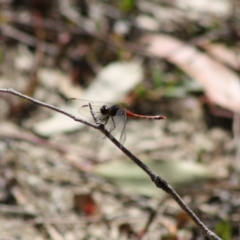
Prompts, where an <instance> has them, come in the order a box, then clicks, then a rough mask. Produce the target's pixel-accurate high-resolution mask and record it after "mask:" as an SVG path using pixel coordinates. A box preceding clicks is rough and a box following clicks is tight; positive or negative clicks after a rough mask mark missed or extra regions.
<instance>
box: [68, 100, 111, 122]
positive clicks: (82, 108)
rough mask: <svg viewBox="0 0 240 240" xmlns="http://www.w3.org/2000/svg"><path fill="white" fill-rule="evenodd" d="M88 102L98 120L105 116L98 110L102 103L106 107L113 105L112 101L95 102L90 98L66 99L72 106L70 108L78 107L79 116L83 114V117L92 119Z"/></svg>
mask: <svg viewBox="0 0 240 240" xmlns="http://www.w3.org/2000/svg"><path fill="white" fill-rule="evenodd" d="M89 104H91V106H92V110H93V112H94V113H95V114H96V117H97V118H98V119H99V120H100V121H102V120H103V119H105V118H106V116H103V115H102V114H101V111H100V109H101V107H102V106H103V105H106V106H108V107H110V106H112V105H113V104H112V103H106V102H97V101H91V100H86V99H79V98H70V99H68V101H67V105H68V106H70V107H72V108H76V109H78V113H79V114H80V115H81V116H83V117H85V118H87V119H93V118H92V114H91V111H90V106H89Z"/></svg>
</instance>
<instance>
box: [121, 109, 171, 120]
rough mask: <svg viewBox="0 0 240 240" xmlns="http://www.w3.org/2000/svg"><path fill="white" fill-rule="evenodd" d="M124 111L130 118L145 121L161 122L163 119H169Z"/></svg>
mask: <svg viewBox="0 0 240 240" xmlns="http://www.w3.org/2000/svg"><path fill="white" fill-rule="evenodd" d="M124 110H125V113H126V116H127V117H129V118H144V119H155V120H161V119H166V118H167V117H165V116H163V115H156V116H149V115H140V114H136V113H133V112H130V111H128V110H127V109H124Z"/></svg>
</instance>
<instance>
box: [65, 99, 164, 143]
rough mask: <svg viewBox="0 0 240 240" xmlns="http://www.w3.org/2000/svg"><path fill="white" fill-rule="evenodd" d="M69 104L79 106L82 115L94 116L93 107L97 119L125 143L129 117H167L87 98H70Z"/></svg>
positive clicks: (157, 118)
mask: <svg viewBox="0 0 240 240" xmlns="http://www.w3.org/2000/svg"><path fill="white" fill-rule="evenodd" d="M68 105H70V106H74V107H75V108H76V106H77V108H78V113H79V114H80V115H82V116H87V117H88V118H89V117H92V118H93V116H92V115H91V109H90V105H91V108H92V111H93V113H94V115H95V116H96V119H97V120H98V121H99V123H101V124H103V125H104V126H105V129H106V130H108V131H109V132H110V133H111V134H112V136H114V137H115V136H116V135H119V136H120V137H119V142H120V143H121V144H122V145H123V144H124V142H125V140H126V122H127V118H139V119H149V120H161V119H166V116H163V115H154V116H151V115H140V114H136V113H133V112H131V111H129V110H127V109H126V108H124V107H123V106H122V105H119V104H113V103H107V102H98V101H91V100H86V99H78V98H70V99H69V100H68Z"/></svg>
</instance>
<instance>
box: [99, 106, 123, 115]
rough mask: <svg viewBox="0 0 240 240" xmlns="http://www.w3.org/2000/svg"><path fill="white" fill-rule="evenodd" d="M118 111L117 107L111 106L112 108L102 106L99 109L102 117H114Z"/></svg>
mask: <svg viewBox="0 0 240 240" xmlns="http://www.w3.org/2000/svg"><path fill="white" fill-rule="evenodd" d="M118 110H119V105H113V106H112V107H108V106H107V105H103V106H102V107H101V108H100V112H101V114H102V115H109V116H116V114H117V111H118Z"/></svg>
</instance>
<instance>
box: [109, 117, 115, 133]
mask: <svg viewBox="0 0 240 240" xmlns="http://www.w3.org/2000/svg"><path fill="white" fill-rule="evenodd" d="M111 119H112V122H113V124H112V126H111V128H110V132H112V131H113V130H114V129H115V128H116V125H115V121H114V118H113V117H112V116H111Z"/></svg>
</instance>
